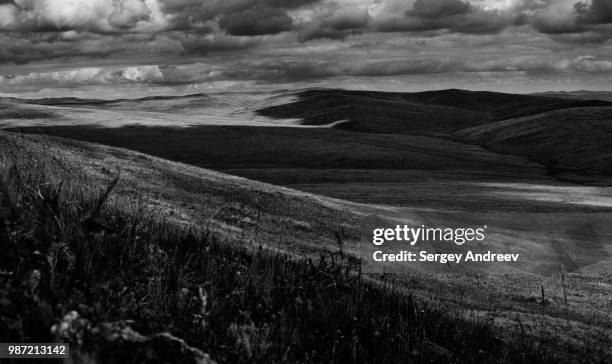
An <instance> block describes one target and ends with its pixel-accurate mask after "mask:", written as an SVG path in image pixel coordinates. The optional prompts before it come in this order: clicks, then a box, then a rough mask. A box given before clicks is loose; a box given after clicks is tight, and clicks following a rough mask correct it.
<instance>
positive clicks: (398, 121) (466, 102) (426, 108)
mask: <svg viewBox="0 0 612 364" xmlns="http://www.w3.org/2000/svg"><path fill="white" fill-rule="evenodd" d="M297 97H298V100H297V101H294V102H291V103H287V104H282V105H275V106H269V107H265V108H261V109H259V110H257V112H258V113H259V114H260V115H262V116H267V117H271V118H299V119H301V120H302V121H303V123H304V124H306V125H327V124H330V123H334V122H340V123H338V124H337V126H336V127H337V128H341V129H345V130H352V131H360V132H369V133H381V134H391V133H392V134H417V135H437V134H448V133H452V132H454V131H457V130H460V129H463V128H467V127H470V126H476V125H480V124H484V123H488V122H492V121H498V120H503V119H509V118H516V117H521V116H528V115H535V114H538V113H542V112H547V111H551V110H559V109H567V108H577V107H597V106H611V105H612V103H611V102H608V101H601V100H568V99H564V98H554V97H546V96H533V95H515V94H504V93H496V92H480V91H465V90H454V89H452V90H441V91H427V92H417V93H387V92H368V91H347V90H327V89H324V90H306V91H301V92H298V93H297Z"/></svg>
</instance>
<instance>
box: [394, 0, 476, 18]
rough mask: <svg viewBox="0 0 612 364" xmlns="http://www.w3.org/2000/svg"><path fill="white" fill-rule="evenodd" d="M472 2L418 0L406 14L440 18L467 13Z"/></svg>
mask: <svg viewBox="0 0 612 364" xmlns="http://www.w3.org/2000/svg"><path fill="white" fill-rule="evenodd" d="M469 10H470V4H469V3H468V2H466V1H462V0H416V2H415V3H414V6H413V8H412V9H411V10H408V11H407V12H406V14H407V15H408V16H414V17H417V18H425V19H439V18H442V17H447V16H452V15H460V14H467V13H468V11H469Z"/></svg>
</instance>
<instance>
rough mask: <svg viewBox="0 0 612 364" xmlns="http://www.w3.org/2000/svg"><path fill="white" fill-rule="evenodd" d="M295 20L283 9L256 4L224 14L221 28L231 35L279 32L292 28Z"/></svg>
mask: <svg viewBox="0 0 612 364" xmlns="http://www.w3.org/2000/svg"><path fill="white" fill-rule="evenodd" d="M292 24H293V20H292V19H291V17H290V16H289V15H288V14H287V12H286V11H285V10H283V9H279V8H273V7H269V6H256V7H253V8H249V9H245V10H242V11H237V12H233V13H229V14H226V15H224V16H223V17H222V18H221V20H220V21H219V26H220V27H221V29H223V30H225V32H226V33H227V34H230V35H263V34H278V33H280V32H283V31H287V30H290V29H291V26H292Z"/></svg>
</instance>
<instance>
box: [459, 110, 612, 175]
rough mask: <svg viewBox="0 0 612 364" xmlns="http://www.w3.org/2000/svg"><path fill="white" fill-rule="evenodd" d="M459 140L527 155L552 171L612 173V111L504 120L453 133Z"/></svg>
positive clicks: (578, 111) (569, 111)
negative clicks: (552, 169)
mask: <svg viewBox="0 0 612 364" xmlns="http://www.w3.org/2000/svg"><path fill="white" fill-rule="evenodd" d="M456 135H457V136H459V137H460V138H461V139H462V140H465V141H467V142H470V143H474V144H478V145H482V146H484V147H485V148H487V149H490V150H493V151H496V152H500V153H507V154H514V155H524V156H528V157H529V158H531V159H532V160H534V161H539V162H541V163H543V164H546V165H549V166H551V167H552V168H555V169H560V170H570V171H571V170H573V171H575V172H583V173H585V174H589V173H594V174H598V173H601V174H607V175H609V174H611V173H612V142H611V141H612V108H611V107H597V108H585V107H582V108H571V109H562V110H555V111H550V112H545V113H541V114H536V115H533V116H527V117H523V118H516V119H508V120H503V121H498V122H493V123H487V124H483V125H479V126H476V127H471V128H467V129H464V130H461V131H459V132H457V133H456Z"/></svg>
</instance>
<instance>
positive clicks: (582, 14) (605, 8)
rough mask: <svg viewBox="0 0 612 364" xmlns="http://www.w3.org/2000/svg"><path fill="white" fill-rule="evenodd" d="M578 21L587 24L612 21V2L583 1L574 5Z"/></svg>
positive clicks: (599, 0) (601, 0) (606, 0)
mask: <svg viewBox="0 0 612 364" xmlns="http://www.w3.org/2000/svg"><path fill="white" fill-rule="evenodd" d="M574 10H575V11H576V13H577V14H578V17H577V22H578V23H586V24H609V23H612V2H610V1H609V0H591V1H590V2H586V1H581V2H579V3H576V4H575V5H574Z"/></svg>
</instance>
